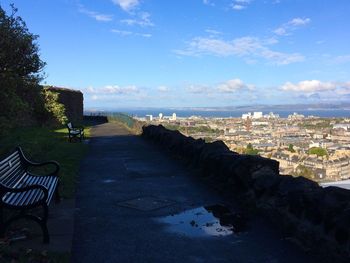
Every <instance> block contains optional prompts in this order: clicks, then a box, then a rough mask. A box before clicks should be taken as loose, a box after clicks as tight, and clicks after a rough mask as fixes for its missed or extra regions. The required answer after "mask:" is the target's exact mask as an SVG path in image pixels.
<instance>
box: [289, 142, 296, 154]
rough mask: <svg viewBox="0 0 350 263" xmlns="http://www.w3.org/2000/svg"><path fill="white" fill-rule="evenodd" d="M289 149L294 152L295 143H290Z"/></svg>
mask: <svg viewBox="0 0 350 263" xmlns="http://www.w3.org/2000/svg"><path fill="white" fill-rule="evenodd" d="M288 151H290V152H292V153H295V150H294V145H293V144H289V145H288Z"/></svg>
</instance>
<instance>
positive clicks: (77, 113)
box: [48, 87, 84, 123]
mask: <svg viewBox="0 0 350 263" xmlns="http://www.w3.org/2000/svg"><path fill="white" fill-rule="evenodd" d="M48 89H49V90H51V91H54V92H57V93H58V94H59V97H58V100H59V102H60V103H62V104H63V105H64V107H65V109H66V111H65V113H66V116H67V118H68V120H69V121H72V122H73V123H80V122H82V121H83V108H84V96H83V93H82V92H81V91H80V90H73V89H66V88H59V87H48Z"/></svg>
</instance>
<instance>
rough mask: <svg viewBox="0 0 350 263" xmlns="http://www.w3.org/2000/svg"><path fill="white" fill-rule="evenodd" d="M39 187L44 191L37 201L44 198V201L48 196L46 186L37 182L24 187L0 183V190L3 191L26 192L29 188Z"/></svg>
mask: <svg viewBox="0 0 350 263" xmlns="http://www.w3.org/2000/svg"><path fill="white" fill-rule="evenodd" d="M36 189H39V190H41V191H42V192H43V193H44V197H43V198H41V199H40V200H39V201H38V202H36V203H39V202H40V201H42V200H44V201H46V200H47V198H48V196H49V191H48V190H47V188H46V187H45V186H43V185H39V184H33V185H29V186H25V187H21V188H9V187H7V186H4V185H3V184H1V192H3V193H5V192H8V193H23V192H28V191H30V190H36Z"/></svg>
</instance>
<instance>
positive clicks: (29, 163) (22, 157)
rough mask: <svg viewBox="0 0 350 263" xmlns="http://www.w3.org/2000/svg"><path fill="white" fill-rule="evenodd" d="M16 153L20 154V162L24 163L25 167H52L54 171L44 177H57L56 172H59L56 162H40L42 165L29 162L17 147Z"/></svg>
mask: <svg viewBox="0 0 350 263" xmlns="http://www.w3.org/2000/svg"><path fill="white" fill-rule="evenodd" d="M17 151H18V152H19V153H20V155H21V160H22V161H23V162H24V163H25V165H26V167H28V166H44V165H54V166H55V170H54V171H53V172H51V173H49V174H46V176H49V175H51V176H57V175H58V171H59V170H60V165H59V164H58V162H56V161H48V162H42V163H36V162H32V161H29V160H28V159H27V158H26V157H25V156H24V153H23V151H22V149H21V147H17Z"/></svg>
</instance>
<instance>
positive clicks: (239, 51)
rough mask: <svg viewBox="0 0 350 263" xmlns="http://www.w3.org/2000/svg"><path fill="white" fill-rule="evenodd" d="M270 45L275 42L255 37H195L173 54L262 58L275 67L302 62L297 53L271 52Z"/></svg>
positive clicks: (302, 58) (247, 59) (248, 58)
mask: <svg viewBox="0 0 350 263" xmlns="http://www.w3.org/2000/svg"><path fill="white" fill-rule="evenodd" d="M272 43H275V42H271V41H270V40H266V41H265V40H260V39H259V38H255V37H241V38H236V39H233V40H231V41H226V40H223V39H219V38H213V37H211V38H206V37H196V38H193V39H192V40H191V41H190V42H189V43H188V46H187V48H185V49H184V50H175V51H174V52H175V53H177V54H179V55H186V56H200V55H215V56H220V57H227V56H238V57H242V58H243V59H245V61H246V62H248V61H256V59H257V58H262V59H265V60H267V61H268V62H270V63H273V64H276V65H287V64H290V63H295V62H300V61H303V60H304V57H303V56H302V55H300V54H299V53H282V52H278V51H273V50H271V49H270V48H269V47H268V45H271V44H272Z"/></svg>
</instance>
